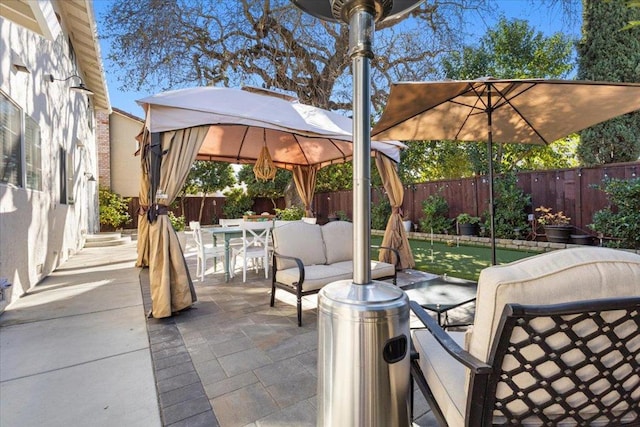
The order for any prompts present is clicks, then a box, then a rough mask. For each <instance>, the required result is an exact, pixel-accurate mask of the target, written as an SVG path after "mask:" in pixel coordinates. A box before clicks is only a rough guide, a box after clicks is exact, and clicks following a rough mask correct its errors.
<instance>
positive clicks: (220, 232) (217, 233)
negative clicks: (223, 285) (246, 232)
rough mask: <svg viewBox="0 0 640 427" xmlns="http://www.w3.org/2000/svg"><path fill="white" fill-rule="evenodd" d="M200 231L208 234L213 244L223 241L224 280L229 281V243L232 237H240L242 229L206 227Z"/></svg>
mask: <svg viewBox="0 0 640 427" xmlns="http://www.w3.org/2000/svg"><path fill="white" fill-rule="evenodd" d="M202 231H205V232H207V233H210V234H211V235H212V236H213V244H214V245H215V244H216V243H217V240H218V238H219V237H220V238H222V239H224V280H225V282H228V281H229V276H230V274H229V272H230V266H229V262H230V260H229V241H230V240H231V239H232V238H234V237H242V228H240V227H206V228H202Z"/></svg>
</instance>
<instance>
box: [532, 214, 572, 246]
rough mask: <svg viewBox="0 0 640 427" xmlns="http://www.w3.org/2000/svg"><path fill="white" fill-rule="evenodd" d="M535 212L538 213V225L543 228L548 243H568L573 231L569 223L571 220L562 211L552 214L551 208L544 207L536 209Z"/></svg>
mask: <svg viewBox="0 0 640 427" xmlns="http://www.w3.org/2000/svg"><path fill="white" fill-rule="evenodd" d="M536 212H538V224H540V225H542V226H543V227H544V233H545V234H546V236H547V241H548V242H553V243H569V239H570V238H571V231H573V226H571V225H570V223H569V221H571V218H569V217H568V216H566V215H565V214H564V212H562V211H558V212H555V213H553V212H552V209H551V208H547V207H545V206H540V207H539V208H536Z"/></svg>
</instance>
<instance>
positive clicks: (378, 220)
mask: <svg viewBox="0 0 640 427" xmlns="http://www.w3.org/2000/svg"><path fill="white" fill-rule="evenodd" d="M390 216H391V203H389V199H388V198H387V197H386V196H383V197H380V199H379V201H378V203H376V204H375V205H373V207H372V208H371V228H373V229H374V230H384V229H385V228H387V223H388V222H389V217H390Z"/></svg>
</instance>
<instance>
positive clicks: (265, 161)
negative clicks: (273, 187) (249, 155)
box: [253, 143, 278, 181]
mask: <svg viewBox="0 0 640 427" xmlns="http://www.w3.org/2000/svg"><path fill="white" fill-rule="evenodd" d="M277 170H278V168H276V166H275V165H274V164H273V160H272V159H271V154H270V153H269V149H268V148H267V144H266V143H265V145H264V146H263V147H262V151H260V155H259V156H258V160H257V161H256V164H255V165H253V174H254V175H255V176H256V179H257V180H260V181H267V180H272V181H273V179H274V178H275V177H276V172H277Z"/></svg>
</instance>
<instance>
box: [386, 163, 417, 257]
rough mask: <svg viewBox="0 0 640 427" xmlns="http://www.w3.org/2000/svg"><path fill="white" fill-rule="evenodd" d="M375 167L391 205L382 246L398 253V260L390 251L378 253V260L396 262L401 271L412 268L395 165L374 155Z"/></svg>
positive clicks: (399, 183) (400, 189) (401, 188)
mask: <svg viewBox="0 0 640 427" xmlns="http://www.w3.org/2000/svg"><path fill="white" fill-rule="evenodd" d="M376 167H377V168H378V172H379V173H380V177H381V178H382V184H383V186H384V189H385V191H386V192H387V196H388V197H389V203H390V204H391V216H390V217H389V222H387V228H386V229H385V231H384V237H383V238H382V246H388V247H391V248H394V249H397V250H398V251H399V252H400V259H399V260H395V259H394V255H393V253H391V252H390V251H380V255H379V257H378V258H379V260H380V261H384V262H389V263H394V262H396V266H399V267H400V268H402V269H405V268H413V267H414V266H415V264H416V263H415V261H414V259H413V253H411V247H410V246H409V239H408V238H407V233H406V232H405V230H404V225H403V224H402V212H401V207H402V201H403V199H404V188H403V187H402V182H401V181H400V177H399V176H398V172H397V170H396V163H395V162H394V161H393V160H391V159H390V158H388V157H387V156H385V155H382V154H380V153H376Z"/></svg>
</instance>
